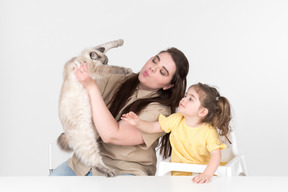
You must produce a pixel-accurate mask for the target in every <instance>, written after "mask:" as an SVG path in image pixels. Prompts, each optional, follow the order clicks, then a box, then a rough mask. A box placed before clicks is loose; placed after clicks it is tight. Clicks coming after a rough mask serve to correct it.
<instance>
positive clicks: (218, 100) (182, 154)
mask: <svg viewBox="0 0 288 192" xmlns="http://www.w3.org/2000/svg"><path fill="white" fill-rule="evenodd" d="M122 119H123V120H125V121H127V122H129V123H130V124H132V125H134V126H136V127H137V128H138V129H139V130H141V131H143V132H148V133H157V132H162V131H164V132H166V133H169V132H171V134H170V142H171V146H172V154H171V162H177V163H191V164H207V167H206V169H205V171H204V172H203V173H202V174H199V175H197V176H196V177H194V178H193V181H194V182H195V183H207V182H208V181H209V180H210V179H211V177H212V176H213V174H214V173H215V171H216V170H217V167H218V166H219V164H220V160H221V149H224V148H226V145H225V144H223V143H221V142H220V139H219V136H218V132H217V130H216V128H217V129H218V131H219V134H220V135H221V136H225V137H226V138H227V136H226V135H227V134H228V133H229V131H230V126H229V122H230V120H231V110H230V104H229V102H228V100H227V99H226V98H225V97H223V96H220V95H219V93H218V91H217V89H216V88H213V87H210V86H208V85H205V84H202V83H198V84H195V85H192V86H190V87H189V89H188V91H187V93H186V94H185V96H184V98H182V100H181V101H180V103H179V107H178V113H174V114H172V115H170V116H169V117H165V116H163V115H159V122H147V121H143V120H140V119H139V118H138V116H137V115H136V114H135V113H133V112H129V113H127V114H124V115H123V116H122ZM188 174H189V175H192V173H186V172H172V175H188Z"/></svg>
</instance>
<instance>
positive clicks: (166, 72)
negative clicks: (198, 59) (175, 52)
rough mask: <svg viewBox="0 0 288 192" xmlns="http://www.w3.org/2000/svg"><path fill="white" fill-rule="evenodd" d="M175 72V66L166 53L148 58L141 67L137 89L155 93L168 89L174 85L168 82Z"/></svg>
mask: <svg viewBox="0 0 288 192" xmlns="http://www.w3.org/2000/svg"><path fill="white" fill-rule="evenodd" d="M175 72H176V64H175V62H174V61H173V59H172V57H171V55H170V54H169V53H167V52H163V53H160V54H158V55H156V56H154V57H152V58H150V59H149V60H148V61H147V62H146V64H145V65H144V66H143V67H142V69H141V71H140V73H139V76H138V79H139V81H140V84H139V89H144V90H151V91H157V90H159V89H162V88H163V89H164V90H166V89H169V88H171V87H173V86H174V85H171V84H170V82H171V80H172V77H173V76H174V74H175Z"/></svg>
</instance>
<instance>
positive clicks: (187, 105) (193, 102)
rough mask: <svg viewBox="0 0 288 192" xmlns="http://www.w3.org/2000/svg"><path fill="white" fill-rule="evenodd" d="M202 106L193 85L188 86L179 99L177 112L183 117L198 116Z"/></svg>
mask: <svg viewBox="0 0 288 192" xmlns="http://www.w3.org/2000/svg"><path fill="white" fill-rule="evenodd" d="M203 109H204V108H203V107H202V105H201V102H200V99H199V94H198V93H197V92H196V90H195V88H194V87H190V88H189V89H188V91H187V93H186V94H185V96H184V97H183V98H182V99H181V100H180V102H179V107H178V112H180V113H181V114H182V115H183V116H184V117H186V118H187V117H189V118H191V117H200V118H201V114H200V113H201V112H202V110H203Z"/></svg>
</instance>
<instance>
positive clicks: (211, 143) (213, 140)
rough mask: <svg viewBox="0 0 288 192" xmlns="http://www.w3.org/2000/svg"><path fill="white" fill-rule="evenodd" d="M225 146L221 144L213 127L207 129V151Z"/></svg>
mask: <svg viewBox="0 0 288 192" xmlns="http://www.w3.org/2000/svg"><path fill="white" fill-rule="evenodd" d="M226 147H227V146H226V145H225V144H223V143H222V142H221V141H220V139H219V135H218V133H217V130H216V129H215V128H211V129H210V130H209V136H208V140H207V149H208V151H209V152H211V151H214V150H216V149H221V150H222V149H225V148H226Z"/></svg>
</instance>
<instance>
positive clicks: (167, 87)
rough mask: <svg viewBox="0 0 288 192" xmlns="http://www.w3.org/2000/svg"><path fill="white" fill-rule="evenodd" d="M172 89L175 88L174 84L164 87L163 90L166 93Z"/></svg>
mask: <svg viewBox="0 0 288 192" xmlns="http://www.w3.org/2000/svg"><path fill="white" fill-rule="evenodd" d="M172 87H174V84H169V85H166V86H165V87H163V90H164V91H165V90H167V89H170V88H172Z"/></svg>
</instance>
